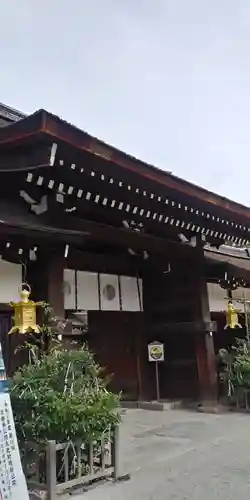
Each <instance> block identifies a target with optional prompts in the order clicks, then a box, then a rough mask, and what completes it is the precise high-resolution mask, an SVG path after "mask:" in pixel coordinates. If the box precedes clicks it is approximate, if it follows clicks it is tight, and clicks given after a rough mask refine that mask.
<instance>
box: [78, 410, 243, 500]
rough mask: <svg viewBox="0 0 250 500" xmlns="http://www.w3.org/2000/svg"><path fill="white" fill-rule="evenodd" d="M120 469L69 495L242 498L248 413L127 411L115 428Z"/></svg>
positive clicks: (100, 499) (109, 499)
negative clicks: (120, 476)
mask: <svg viewBox="0 0 250 500" xmlns="http://www.w3.org/2000/svg"><path fill="white" fill-rule="evenodd" d="M121 455H122V456H121V471H122V473H127V472H131V479H130V480H129V481H126V482H120V483H117V484H114V483H112V482H107V483H104V484H103V485H100V486H97V487H95V488H94V489H92V490H90V491H88V492H86V493H83V494H82V495H80V496H79V495H77V496H73V497H72V500H73V499H74V500H231V499H232V500H247V499H249V496H250V415H240V414H230V413H226V414H223V415H209V414H201V413H195V412H191V411H190V412H188V411H180V410H175V411H163V412H154V411H147V410H129V411H127V413H126V414H125V415H124V418H123V424H122V428H121Z"/></svg>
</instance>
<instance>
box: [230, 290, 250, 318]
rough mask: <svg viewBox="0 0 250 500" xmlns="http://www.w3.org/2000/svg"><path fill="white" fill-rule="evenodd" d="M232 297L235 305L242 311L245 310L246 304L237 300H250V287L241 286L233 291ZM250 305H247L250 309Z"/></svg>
mask: <svg viewBox="0 0 250 500" xmlns="http://www.w3.org/2000/svg"><path fill="white" fill-rule="evenodd" d="M232 297H233V300H234V306H235V307H236V308H237V309H239V310H240V311H242V312H244V304H241V303H240V302H237V300H242V299H246V300H250V288H243V287H239V288H237V289H236V290H234V291H233V292H232ZM249 307H250V306H249V305H247V308H248V310H249Z"/></svg>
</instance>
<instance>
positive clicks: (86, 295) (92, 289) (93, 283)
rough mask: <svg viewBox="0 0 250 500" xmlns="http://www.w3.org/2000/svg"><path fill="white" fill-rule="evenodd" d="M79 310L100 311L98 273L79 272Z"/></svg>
mask: <svg viewBox="0 0 250 500" xmlns="http://www.w3.org/2000/svg"><path fill="white" fill-rule="evenodd" d="M77 309H84V310H86V311H91V310H92V311H93V310H94V311H96V310H99V292H98V274H97V273H89V272H88V271H77Z"/></svg>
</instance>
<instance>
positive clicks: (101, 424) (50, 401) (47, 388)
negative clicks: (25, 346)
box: [11, 346, 119, 443]
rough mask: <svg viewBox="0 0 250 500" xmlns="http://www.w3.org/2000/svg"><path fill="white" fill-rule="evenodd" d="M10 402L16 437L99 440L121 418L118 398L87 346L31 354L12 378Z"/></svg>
mask: <svg viewBox="0 0 250 500" xmlns="http://www.w3.org/2000/svg"><path fill="white" fill-rule="evenodd" d="M11 401H12V408H13V414H14V420H15V424H16V431H17V436H18V439H19V441H20V442H21V441H24V440H25V441H35V442H37V443H44V442H45V441H47V440H49V439H55V440H56V441H58V442H64V441H68V440H71V439H81V440H82V441H84V440H88V439H94V440H98V439H100V437H101V436H103V435H105V433H107V432H108V431H109V429H110V426H111V425H113V424H116V423H118V422H119V413H118V406H119V397H118V396H116V395H115V394H112V393H111V392H109V391H108V390H107V380H105V379H104V378H103V377H102V369H101V368H100V367H99V366H98V365H97V364H96V363H95V361H94V359H93V355H92V354H91V353H90V351H89V350H88V348H87V347H86V346H83V347H82V348H81V349H78V350H71V351H68V350H62V349H60V348H58V347H55V348H54V349H52V350H51V352H50V353H49V354H43V355H42V356H41V357H40V359H39V358H36V357H35V359H34V361H33V362H32V363H30V364H28V365H25V366H23V367H22V368H21V369H20V370H19V371H18V372H17V373H16V374H15V376H14V377H13V381H12V385H11Z"/></svg>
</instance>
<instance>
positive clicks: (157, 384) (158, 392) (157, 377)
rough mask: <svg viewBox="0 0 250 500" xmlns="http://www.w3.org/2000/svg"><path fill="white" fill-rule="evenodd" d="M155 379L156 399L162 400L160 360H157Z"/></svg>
mask: <svg viewBox="0 0 250 500" xmlns="http://www.w3.org/2000/svg"><path fill="white" fill-rule="evenodd" d="M155 381H156V399H157V401H160V385H159V366H158V361H155Z"/></svg>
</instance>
